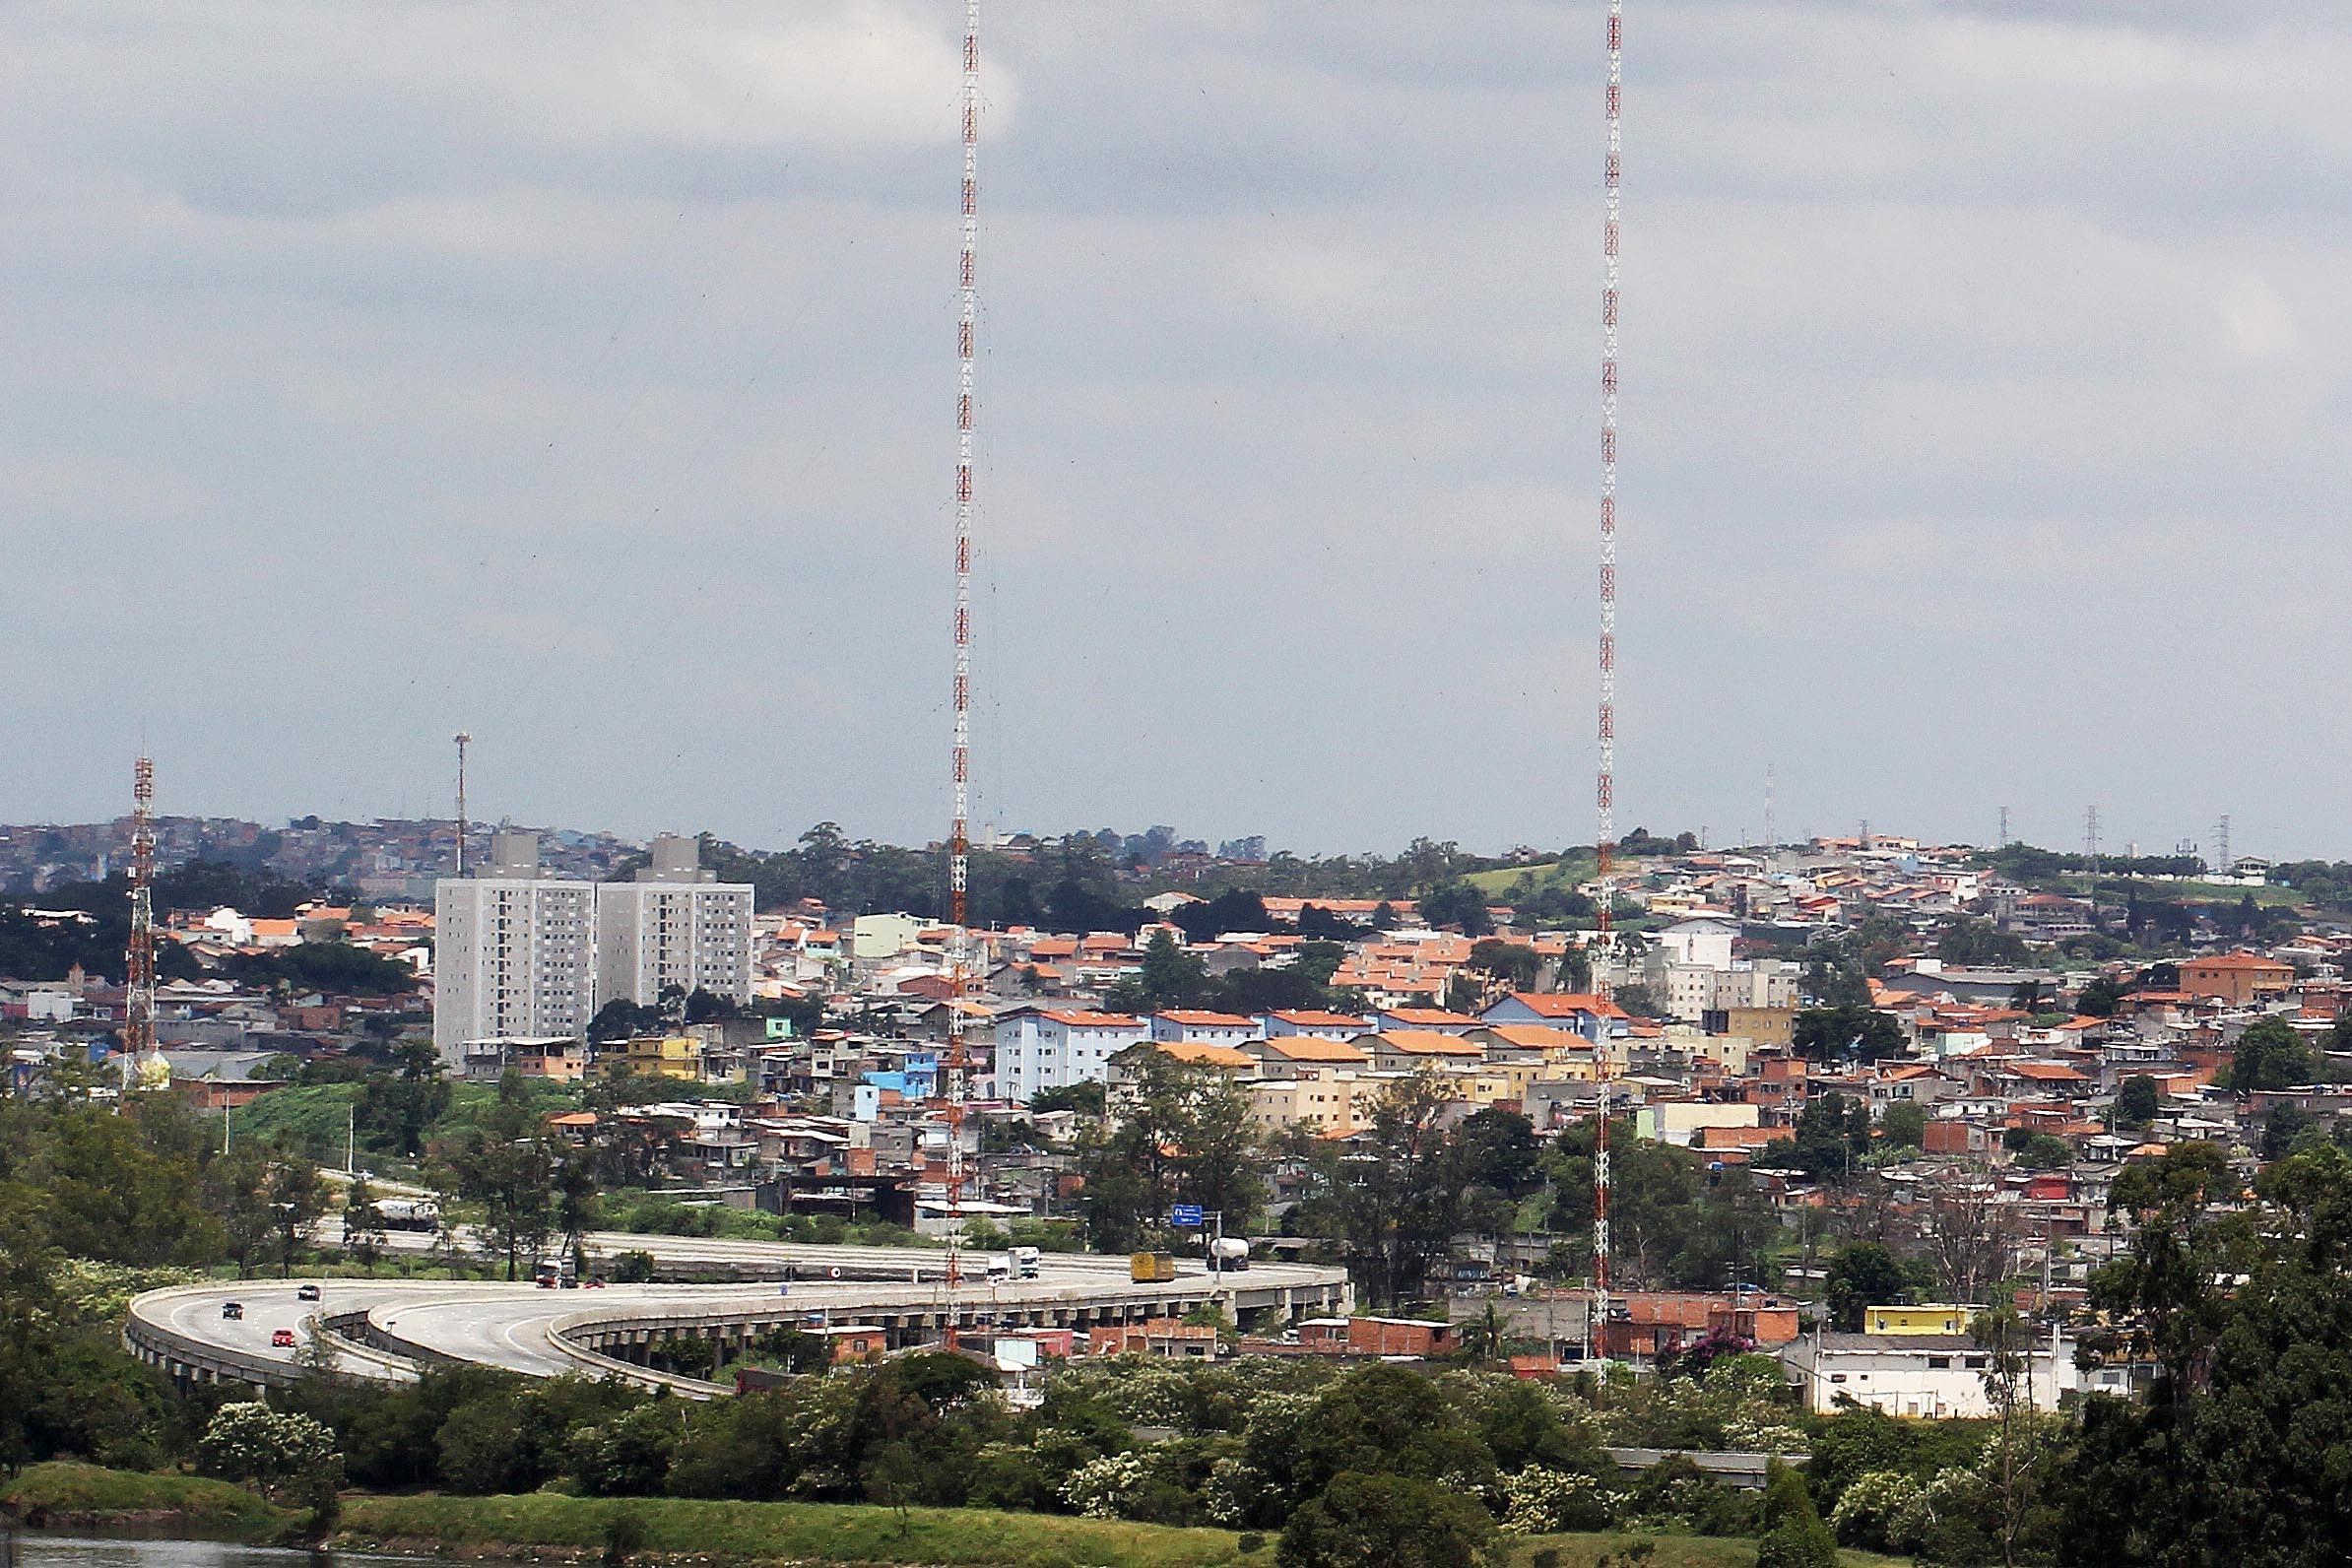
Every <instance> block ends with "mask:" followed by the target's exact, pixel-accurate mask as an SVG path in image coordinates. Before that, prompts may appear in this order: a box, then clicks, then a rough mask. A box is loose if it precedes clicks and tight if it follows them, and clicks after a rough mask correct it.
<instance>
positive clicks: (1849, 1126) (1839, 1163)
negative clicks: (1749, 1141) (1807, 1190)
mask: <svg viewBox="0 0 2352 1568" xmlns="http://www.w3.org/2000/svg"><path fill="white" fill-rule="evenodd" d="M1869 1153H1870V1106H1869V1102H1867V1101H1866V1100H1862V1099H1860V1098H1856V1099H1848V1098H1847V1097H1846V1096H1845V1095H1843V1094H1838V1093H1835V1092H1832V1093H1828V1094H1816V1095H1814V1096H1813V1097H1812V1098H1811V1099H1809V1100H1807V1101H1806V1102H1805V1107H1804V1109H1803V1110H1802V1111H1799V1112H1798V1113H1797V1126H1796V1127H1795V1128H1794V1129H1792V1136H1791V1137H1790V1138H1788V1139H1787V1140H1785V1141H1784V1140H1777V1139H1776V1140H1775V1141H1773V1142H1772V1143H1769V1144H1767V1145H1765V1149H1764V1158H1765V1162H1766V1163H1767V1164H1782V1165H1789V1166H1794V1167H1796V1168H1797V1169H1798V1170H1801V1171H1804V1172H1806V1173H1807V1174H1809V1175H1811V1176H1814V1177H1817V1178H1820V1179H1822V1180H1825V1181H1833V1182H1837V1183H1839V1184H1841V1185H1843V1184H1844V1183H1845V1182H1846V1181H1847V1180H1849V1179H1850V1178H1851V1177H1852V1176H1853V1174H1854V1169H1855V1162H1856V1161H1857V1160H1866V1159H1867V1158H1868V1157H1869Z"/></svg>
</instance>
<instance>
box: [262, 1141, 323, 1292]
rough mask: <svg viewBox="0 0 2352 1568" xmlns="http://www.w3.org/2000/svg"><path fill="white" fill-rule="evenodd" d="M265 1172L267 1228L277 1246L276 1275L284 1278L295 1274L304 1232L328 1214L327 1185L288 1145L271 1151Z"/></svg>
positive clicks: (263, 1193)
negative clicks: (297, 1255) (296, 1254)
mask: <svg viewBox="0 0 2352 1568" xmlns="http://www.w3.org/2000/svg"><path fill="white" fill-rule="evenodd" d="M267 1172H268V1173H267V1175H266V1176H265V1177H264V1179H263V1186H262V1202H264V1203H265V1204H267V1205H268V1206H269V1212H270V1228H271V1230H272V1232H273V1233H274V1234H275V1236H276V1239H277V1244H278V1276H279V1277H280V1278H282V1279H283V1278H286V1277H289V1276H290V1275H292V1274H294V1254H295V1253H296V1252H297V1251H299V1250H300V1248H301V1245H302V1233H303V1231H304V1230H306V1229H308V1228H309V1226H310V1223H311V1221H313V1220H315V1219H317V1218H318V1216H319V1215H321V1214H323V1213H325V1212H326V1211H327V1184H326V1183H325V1182H324V1181H322V1180H321V1179H320V1177H319V1174H318V1167H317V1166H316V1165H315V1164H313V1163H311V1161H309V1160H308V1159H305V1158H304V1157H303V1156H302V1155H301V1154H300V1153H299V1152H297V1151H295V1150H294V1148H293V1147H292V1146H291V1145H282V1146H280V1147H278V1148H275V1149H273V1150H271V1151H270V1154H269V1158H268V1163H267Z"/></svg>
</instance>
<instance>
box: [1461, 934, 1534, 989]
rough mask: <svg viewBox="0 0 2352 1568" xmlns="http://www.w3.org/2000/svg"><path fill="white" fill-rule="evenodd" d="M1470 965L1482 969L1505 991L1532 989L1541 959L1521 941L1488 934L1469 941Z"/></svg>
mask: <svg viewBox="0 0 2352 1568" xmlns="http://www.w3.org/2000/svg"><path fill="white" fill-rule="evenodd" d="M1470 967H1471V968H1473V969H1478V970H1482V971H1483V972H1484V973H1486V974H1487V975H1489V976H1491V977H1492V978H1493V980H1494V981H1495V983H1496V984H1497V985H1499V986H1501V987H1502V988H1503V989H1504V990H1506V991H1533V990H1535V980H1536V977H1537V976H1539V975H1540V974H1542V972H1543V959H1542V958H1541V956H1539V955H1538V954H1537V953H1536V951H1535V948H1534V947H1529V946H1528V945H1527V944H1526V943H1524V942H1505V941H1504V940H1503V939H1502V938H1500V937H1487V938H1485V939H1483V940H1481V941H1479V942H1475V943H1472V944H1471V945H1470Z"/></svg>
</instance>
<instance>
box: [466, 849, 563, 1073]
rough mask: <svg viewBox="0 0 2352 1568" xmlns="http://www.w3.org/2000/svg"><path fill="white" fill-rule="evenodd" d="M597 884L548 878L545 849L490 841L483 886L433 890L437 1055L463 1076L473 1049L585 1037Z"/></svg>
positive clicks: (474, 882)
mask: <svg viewBox="0 0 2352 1568" xmlns="http://www.w3.org/2000/svg"><path fill="white" fill-rule="evenodd" d="M595 922H596V884H595V883H594V882H572V881H564V880H558V879H555V878H549V877H542V876H541V875H540V872H539V841H538V840H537V839H536V838H534V837H532V835H530V834H528V833H499V834H497V835H495V836H494V837H493V838H492V839H491V844H490V865H489V867H487V868H486V869H485V870H484V871H483V873H482V875H480V876H478V877H444V878H442V879H441V880H440V881H439V882H436V883H435V884H434V888H433V1007H432V1038H433V1045H434V1046H435V1047H436V1048H437V1049H438V1050H439V1051H440V1054H441V1061H442V1062H443V1063H444V1064H445V1065H447V1066H448V1067H450V1068H452V1069H454V1070H462V1069H463V1067H464V1053H465V1046H466V1042H467V1041H469V1040H490V1039H513V1038H517V1037H527V1038H540V1039H544V1038H547V1037H550V1036H555V1035H575V1036H576V1035H578V1034H580V1033H582V1032H583V1031H584V1030H585V1029H586V1028H587V1027H588V1019H589V1017H590V1016H591V1015H592V1014H593V1013H594V1012H595V1004H596V974H595V966H594V955H595V942H596V930H595Z"/></svg>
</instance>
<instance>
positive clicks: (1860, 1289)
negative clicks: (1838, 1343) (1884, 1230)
mask: <svg viewBox="0 0 2352 1568" xmlns="http://www.w3.org/2000/svg"><path fill="white" fill-rule="evenodd" d="M1828 1294H1829V1317H1830V1322H1831V1323H1832V1324H1833V1325H1835V1326H1836V1328H1837V1329H1838V1330H1839V1332H1840V1333H1843V1334H1859V1333H1860V1332H1861V1331H1862V1313H1863V1310H1864V1309H1865V1308H1868V1307H1872V1306H1891V1305H1894V1304H1896V1303H1899V1302H1902V1301H1905V1300H1907V1299H1909V1297H1910V1294H1911V1275H1910V1274H1909V1272H1908V1271H1906V1270H1905V1269H1904V1267H1903V1261H1902V1260H1901V1259H1900V1258H1897V1257H1896V1256H1895V1255H1894V1253H1893V1252H1892V1251H1891V1250H1890V1249H1889V1248H1887V1247H1886V1246H1885V1244H1883V1243H1881V1242H1875V1241H1850V1242H1848V1243H1847V1244H1846V1245H1845V1246H1844V1247H1843V1248H1841V1249H1840V1250H1839V1252H1838V1255H1837V1257H1836V1258H1835V1259H1833V1260H1832V1261H1831V1263H1830V1266H1829V1290H1828Z"/></svg>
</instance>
